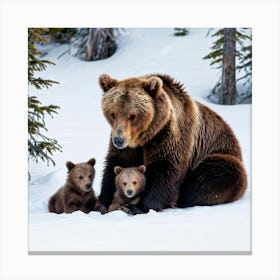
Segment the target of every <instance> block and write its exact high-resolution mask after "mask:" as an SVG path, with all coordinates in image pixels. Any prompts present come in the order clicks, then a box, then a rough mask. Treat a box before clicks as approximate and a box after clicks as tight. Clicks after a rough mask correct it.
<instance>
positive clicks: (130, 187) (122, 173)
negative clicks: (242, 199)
mask: <svg viewBox="0 0 280 280" xmlns="http://www.w3.org/2000/svg"><path fill="white" fill-rule="evenodd" d="M145 171H146V166H145V165H140V166H138V167H129V168H123V167H120V166H115V168H114V172H115V174H116V178H115V186H116V191H115V193H114V199H113V201H112V204H111V205H110V207H109V212H111V211H114V210H118V209H120V210H124V211H125V212H127V213H130V211H129V209H128V208H127V207H126V206H131V205H136V204H137V203H138V202H139V200H140V196H141V194H142V193H143V191H144V190H145V185H146V176H145V175H144V174H145Z"/></svg>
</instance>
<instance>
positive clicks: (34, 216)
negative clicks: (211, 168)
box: [29, 29, 251, 253]
mask: <svg viewBox="0 0 280 280" xmlns="http://www.w3.org/2000/svg"><path fill="white" fill-rule="evenodd" d="M206 33H207V29H191V30H190V33H189V35H188V36H185V37H175V36H173V29H126V32H125V33H124V34H123V35H122V36H121V38H120V42H119V44H120V47H119V50H118V51H117V53H116V54H115V55H114V56H112V57H111V58H109V59H106V60H103V61H97V62H83V61H80V60H78V59H76V58H74V57H71V56H69V55H64V56H62V58H60V59H59V60H58V59H57V57H58V56H59V55H60V54H62V53H63V52H64V51H65V49H66V47H67V46H65V45H64V46H60V45H57V46H56V47H53V46H50V47H48V55H47V59H50V60H52V61H53V62H55V63H56V65H55V66H49V67H48V69H47V70H46V71H45V72H43V73H41V76H43V77H48V78H51V79H53V80H57V81H59V82H60V84H59V85H55V86H53V87H52V88H51V89H48V90H42V91H40V92H39V91H36V90H34V89H30V91H31V92H30V93H32V94H36V95H38V96H39V99H40V100H41V101H42V103H43V104H51V103H52V104H56V105H59V106H60V107H61V109H60V110H59V114H58V115H57V116H55V117H54V118H53V119H51V118H50V119H47V128H48V136H50V137H52V138H55V139H57V140H58V142H59V144H60V145H61V146H62V148H63V152H62V153H56V154H55V156H54V160H55V162H56V166H51V165H50V166H46V165H45V164H43V163H37V164H36V163H34V162H30V165H29V171H30V174H31V181H30V183H29V251H30V253H40V252H41V253H42V252H43V253H44V252H58V253H59V252H67V251H68V252H72V253H73V252H77V253H82V252H93V253H94V252H113V251H114V252H132V251H134V252H151V251H153V252H159V251H160V252H175V251H176V252H189V253H193V252H204V253H206V252H209V253H210V252H236V253H241V252H243V253H249V252H250V251H251V105H235V106H221V105H215V104H211V103H209V102H208V100H207V99H206V96H207V95H208V93H209V91H210V89H211V88H212V87H213V86H214V84H215V82H216V80H217V77H218V74H217V71H215V70H213V69H211V68H210V66H209V63H208V61H204V60H202V57H203V56H205V54H207V53H208V52H209V46H210V45H211V39H210V38H207V37H205V35H206ZM101 73H108V74H109V75H111V76H112V77H115V78H117V79H123V78H127V77H131V76H139V75H143V74H147V73H167V74H169V75H171V76H173V77H175V78H176V79H177V80H179V81H181V82H183V83H184V85H185V88H186V90H187V91H188V92H189V94H190V95H191V96H193V98H194V99H196V100H198V101H200V102H202V103H204V104H206V105H207V106H209V107H210V108H212V109H213V110H214V111H216V112H217V113H218V114H220V115H221V116H222V117H223V118H224V119H225V120H226V121H227V122H228V123H229V124H230V126H231V127H232V128H233V130H234V131H235V133H236V135H237V137H238V139H239V141H240V144H241V147H242V152H243V159H244V164H245V167H246V170H247V173H248V181H249V184H248V189H247V191H246V193H245V195H244V197H243V198H242V199H240V200H239V201H237V202H234V203H230V204H225V205H219V206H214V207H193V208H186V209H167V210H164V211H163V212H155V211H150V212H149V213H148V214H146V215H136V216H129V215H127V214H126V213H124V212H121V211H115V212H112V213H109V214H106V215H101V214H100V213H97V212H91V213H89V214H84V213H82V212H80V211H78V212H74V213H72V214H60V215H57V214H51V213H48V209H47V204H48V199H49V197H50V196H51V195H52V194H53V193H54V192H55V191H56V190H57V189H58V188H59V187H61V186H62V185H63V184H64V182H65V178H66V167H65V162H66V161H67V160H71V161H73V162H82V161H86V160H88V159H90V158H91V157H95V158H96V161H97V163H96V166H95V168H96V176H95V180H94V190H95V192H96V194H97V195H98V194H99V192H100V182H101V177H102V169H103V162H104V157H105V155H106V152H107V147H108V144H109V141H110V139H109V134H110V127H109V125H108V124H107V122H106V120H105V118H104V116H103V114H102V110H101V97H102V92H101V90H100V88H99V86H98V82H97V79H98V76H99V75H100V74H101Z"/></svg>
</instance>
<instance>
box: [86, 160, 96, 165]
mask: <svg viewBox="0 0 280 280" xmlns="http://www.w3.org/2000/svg"><path fill="white" fill-rule="evenodd" d="M95 162H96V160H95V158H91V159H90V160H89V161H88V162H87V163H88V164H90V165H92V166H94V165H95Z"/></svg>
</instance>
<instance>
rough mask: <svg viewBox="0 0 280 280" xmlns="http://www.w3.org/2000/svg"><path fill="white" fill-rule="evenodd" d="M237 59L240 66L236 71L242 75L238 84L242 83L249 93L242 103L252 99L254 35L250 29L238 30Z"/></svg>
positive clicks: (244, 94)
mask: <svg viewBox="0 0 280 280" xmlns="http://www.w3.org/2000/svg"><path fill="white" fill-rule="evenodd" d="M236 36H237V43H238V46H239V48H238V49H237V57H238V61H239V65H238V66H237V67H236V70H237V71H238V72H239V73H242V75H241V77H239V78H238V79H237V82H239V81H242V86H246V87H247V91H246V92H244V93H242V100H241V103H242V102H243V101H244V100H246V99H250V98H251V97H252V33H251V29H250V28H240V29H239V30H237V33H236Z"/></svg>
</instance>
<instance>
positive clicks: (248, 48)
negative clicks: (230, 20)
mask: <svg viewBox="0 0 280 280" xmlns="http://www.w3.org/2000/svg"><path fill="white" fill-rule="evenodd" d="M224 30H225V29H224V28H222V29H213V28H212V29H209V31H208V33H207V35H206V36H208V35H209V34H211V37H213V38H215V41H214V42H213V44H212V46H211V47H210V50H211V51H210V53H209V54H207V55H206V56H204V57H203V59H209V60H210V65H211V66H214V67H215V68H216V69H221V74H220V78H219V79H218V81H217V82H216V84H215V86H214V88H213V89H212V90H211V92H210V94H209V96H208V98H210V99H211V100H212V101H214V102H216V103H219V101H221V100H220V98H219V97H220V92H221V81H222V67H223V52H224ZM248 34H249V30H248V28H238V29H236V47H235V55H236V64H237V66H236V71H237V72H239V73H244V74H243V75H242V76H241V77H238V78H237V79H236V85H237V84H238V82H239V81H243V85H242V86H243V87H244V86H245V85H246V88H247V92H246V94H245V95H246V96H245V97H244V93H243V94H242V93H240V94H239V93H238V91H237V90H236V98H237V100H236V103H243V102H244V101H245V100H247V101H248V100H250V98H251V89H252V86H251V84H252V44H251V40H252V37H251V35H248ZM237 62H238V63H237Z"/></svg>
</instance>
